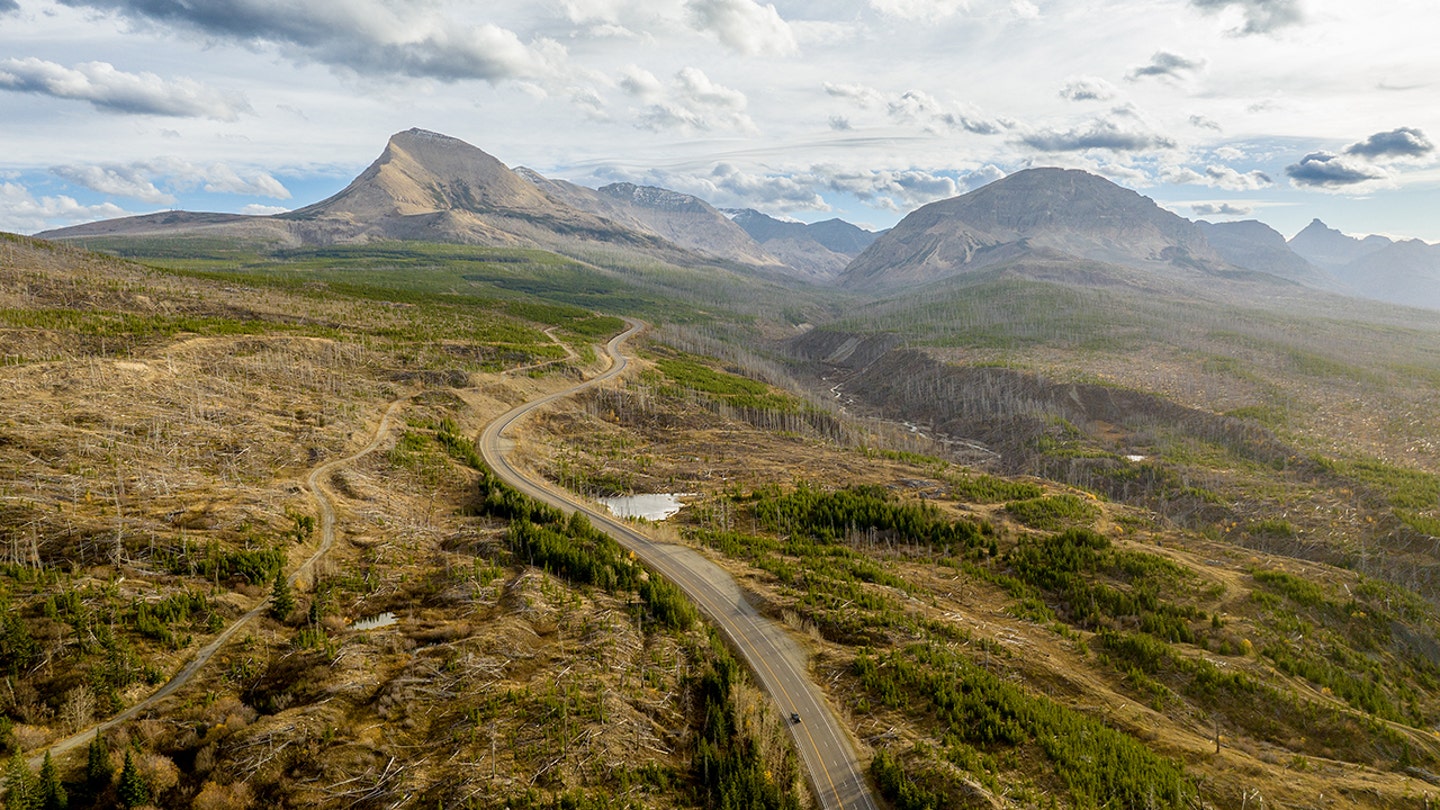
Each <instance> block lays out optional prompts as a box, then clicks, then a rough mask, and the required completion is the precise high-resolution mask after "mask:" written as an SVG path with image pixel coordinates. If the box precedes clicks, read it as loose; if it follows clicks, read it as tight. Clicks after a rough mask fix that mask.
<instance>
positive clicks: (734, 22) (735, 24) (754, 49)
mask: <svg viewBox="0 0 1440 810" xmlns="http://www.w3.org/2000/svg"><path fill="white" fill-rule="evenodd" d="M687 7H688V8H689V10H690V14H691V17H692V18H693V19H694V20H695V22H696V25H697V27H699V28H700V29H701V30H703V31H709V32H711V33H713V34H715V36H717V37H719V39H720V42H721V43H723V44H724V45H725V46H726V47H727V48H730V49H732V50H734V51H736V52H738V53H742V54H745V55H746V56H755V55H758V54H768V55H772V56H789V55H792V54H794V53H796V52H797V51H799V46H798V45H797V44H796V42H795V33H794V32H793V31H791V30H790V26H789V25H788V24H787V23H786V22H785V20H783V19H781V18H780V12H778V11H776V10H775V6H773V5H769V4H767V5H764V6H761V5H760V4H758V3H755V2H753V0H690V2H689V3H688V5H687Z"/></svg>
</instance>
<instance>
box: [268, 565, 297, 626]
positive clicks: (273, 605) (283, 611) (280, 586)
mask: <svg viewBox="0 0 1440 810" xmlns="http://www.w3.org/2000/svg"><path fill="white" fill-rule="evenodd" d="M293 610H295V594H294V593H292V592H291V590H290V582H289V580H287V579H285V572H284V571H276V572H275V585H274V587H272V588H271V589H270V615H271V616H273V617H275V620H276V621H281V622H283V621H285V619H286V618H287V617H288V616H289V615H290V613H291V611H293Z"/></svg>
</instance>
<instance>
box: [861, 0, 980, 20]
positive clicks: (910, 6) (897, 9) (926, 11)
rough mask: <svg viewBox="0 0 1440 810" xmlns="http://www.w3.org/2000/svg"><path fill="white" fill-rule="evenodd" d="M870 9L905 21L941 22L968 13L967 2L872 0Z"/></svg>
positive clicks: (964, 0) (962, 0) (944, 0)
mask: <svg viewBox="0 0 1440 810" xmlns="http://www.w3.org/2000/svg"><path fill="white" fill-rule="evenodd" d="M870 7H871V8H873V9H875V10H876V11H878V12H880V13H881V14H885V15H887V16H890V17H899V18H900V19H903V20H929V21H934V20H941V19H944V18H946V17H950V16H952V15H954V14H957V13H959V12H961V11H968V10H969V9H970V3H969V2H967V0H870Z"/></svg>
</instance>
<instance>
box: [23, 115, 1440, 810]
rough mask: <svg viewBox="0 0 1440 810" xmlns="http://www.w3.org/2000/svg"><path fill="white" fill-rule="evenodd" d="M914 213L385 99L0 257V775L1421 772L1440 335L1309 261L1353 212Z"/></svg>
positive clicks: (783, 784) (1332, 266)
mask: <svg viewBox="0 0 1440 810" xmlns="http://www.w3.org/2000/svg"><path fill="white" fill-rule="evenodd" d="M912 216H913V219H912V218H910V217H907V218H906V220H904V221H902V222H901V223H900V224H899V225H897V226H896V227H895V228H894V229H891V230H890V231H888V232H886V233H883V234H869V233H868V232H860V231H859V229H854V228H853V226H849V227H848V228H847V227H844V223H838V224H836V223H831V224H828V225H826V227H823V228H821V227H818V226H808V227H795V225H796V224H795V223H783V222H780V221H778V220H771V219H768V218H765V217H764V215H762V214H758V212H754V211H750V212H736V213H734V219H733V220H732V219H730V218H729V217H727V216H726V214H725V213H722V212H720V211H718V210H717V209H714V208H712V207H710V206H709V205H708V204H707V203H704V202H703V201H701V200H699V199H698V198H694V197H690V196H689V195H683V194H678V193H675V192H667V191H665V190H663V189H650V188H647V187H642V186H637V185H634V184H629V185H626V184H616V185H615V186H613V187H611V186H607V187H605V188H601V189H596V190H592V189H584V188H581V187H578V186H570V185H568V184H564V183H562V182H560V181H552V180H548V179H546V178H544V177H541V176H539V175H538V174H536V173H533V172H529V171H528V170H521V169H515V170H511V169H509V168H507V167H505V166H503V165H502V164H500V163H499V162H498V161H496V160H494V159H493V158H490V157H489V156H488V155H485V154H484V153H483V152H480V151H479V150H478V149H475V148H474V147H471V146H469V145H468V144H464V143H463V142H460V141H457V140H455V139H451V138H446V137H445V136H440V135H436V134H435V133H426V132H423V131H419V130H410V131H407V132H403V133H399V134H397V135H396V136H394V137H393V138H392V139H391V141H390V143H389V144H388V145H387V148H386V150H385V152H384V153H383V154H382V156H381V158H380V159H378V160H377V161H376V163H375V164H374V165H372V166H371V168H370V169H368V170H367V171H366V172H365V173H364V174H362V175H361V176H360V177H358V178H356V180H355V181H354V182H353V183H351V185H350V186H349V187H348V188H347V189H346V190H345V191H343V192H341V193H340V194H338V195H335V196H334V197H331V198H329V199H327V200H324V201H322V202H320V203H316V204H315V205H312V206H307V207H303V208H300V209H297V210H296V211H293V212H290V213H289V214H281V215H274V216H265V217H224V216H220V217H211V216H206V215H188V214H185V215H182V214H172V215H156V216H151V217H146V218H139V219H135V220H118V221H109V222H101V223H95V224H92V225H85V226H79V227H78V228H74V229H68V230H67V231H64V232H57V233H52V234H47V235H46V236H47V238H46V239H36V238H29V237H20V236H9V235H0V239H3V242H0V246H3V252H0V274H3V282H4V283H3V285H0V290H3V292H0V359H3V365H0V380H3V382H4V386H3V388H0V397H3V399H4V406H3V414H4V416H3V421H0V498H3V499H0V508H3V515H4V521H3V526H0V556H3V566H0V599H3V604H4V605H5V606H6V607H7V608H8V609H7V610H6V611H5V612H4V614H3V617H0V668H3V669H4V672H5V675H6V679H5V681H4V688H3V689H0V745H3V746H4V747H5V748H6V750H7V752H8V753H9V755H10V758H11V764H10V770H9V777H8V782H7V784H8V786H9V788H8V789H9V790H10V795H11V796H15V795H19V794H17V793H16V791H22V792H23V791H31V790H33V791H37V793H36V794H35V795H40V792H43V791H50V793H49V794H48V795H53V794H54V790H55V788H56V787H57V786H58V787H63V788H64V790H65V791H66V792H67V795H69V796H70V797H71V801H70V806H72V807H75V806H100V807H109V806H115V805H117V804H119V805H123V806H148V805H150V804H154V805H156V806H164V805H174V806H194V807H217V808H218V807H234V808H246V807H292V806H296V807H298V806H320V807H375V808H381V807H399V806H431V807H434V806H439V807H445V808H480V807H510V808H542V807H565V808H577V809H578V808H592V807H593V808H621V807H658V808H671V807H675V808H680V807H705V808H728V807H736V806H746V807H752V806H753V807H762V808H775V809H776V810H779V809H780V808H801V807H825V808H834V807H867V806H884V807H893V808H896V810H911V809H912V808H914V809H915V810H919V809H920V808H965V807H980V808H1009V807H1016V808H1031V807H1034V808H1041V807H1073V808H1087V807H1124V808H1137V809H1138V808H1151V807H1174V808H1181V807H1184V808H1190V807H1216V808H1222V807H1224V808H1228V807H1252V806H1254V807H1276V808H1314V807H1367V808H1408V807H1416V808H1419V807H1427V806H1429V803H1430V802H1431V801H1433V800H1434V799H1435V798H1436V797H1437V795H1440V788H1437V785H1440V776H1437V774H1440V736H1437V732H1436V729H1437V728H1440V613H1437V605H1440V476H1437V475H1436V473H1435V470H1437V469H1440V449H1437V447H1436V446H1435V444H1434V442H1433V437H1434V436H1435V435H1440V410H1437V405H1436V403H1437V402H1440V326H1437V325H1436V322H1435V319H1434V317H1433V315H1434V313H1433V311H1430V310H1425V309H1421V308H1407V307H1403V306H1396V305H1394V304H1392V303H1385V302H1383V301H1378V300H1370V299H1366V298H1360V297H1353V295H1352V294H1353V293H1354V292H1355V289H1354V288H1353V286H1350V285H1352V284H1353V278H1352V279H1351V280H1349V281H1347V280H1344V279H1342V278H1341V276H1342V275H1345V274H1344V273H1337V272H1336V271H1337V268H1342V267H1349V266H1351V263H1353V262H1359V261H1364V260H1374V258H1375V257H1376V256H1379V255H1380V254H1381V253H1382V252H1383V251H1386V250H1389V249H1390V248H1391V247H1393V246H1394V245H1395V244H1400V243H1392V242H1387V243H1386V244H1385V245H1381V244H1378V243H1375V242H1371V243H1370V244H1368V245H1362V246H1361V247H1359V248H1357V247H1356V245H1354V244H1351V243H1350V242H1342V241H1339V240H1337V239H1335V238H1334V236H1336V235H1333V234H1332V235H1327V232H1326V231H1324V230H1323V226H1320V227H1317V228H1316V229H1315V230H1314V231H1312V232H1311V233H1310V234H1309V236H1307V237H1306V238H1305V239H1303V240H1299V241H1298V242H1296V241H1294V240H1292V242H1294V244H1295V245H1296V246H1297V247H1296V249H1295V250H1291V248H1290V247H1289V246H1287V245H1286V243H1285V242H1284V240H1283V239H1282V240H1281V241H1280V243H1279V244H1278V246H1277V244H1276V243H1275V239H1274V238H1272V237H1271V236H1270V235H1269V234H1267V233H1266V232H1265V231H1264V230H1262V229H1261V228H1256V227H1250V226H1247V227H1246V228H1243V229H1237V228H1233V227H1231V228H1226V227H1222V226H1212V227H1210V228H1206V227H1202V226H1201V225H1197V224H1196V223H1192V222H1190V221H1189V220H1184V219H1182V218H1180V217H1178V216H1176V215H1174V214H1171V213H1169V212H1167V211H1164V210H1162V209H1160V208H1159V207H1158V206H1156V205H1155V204H1154V203H1153V202H1152V201H1149V200H1148V199H1146V198H1144V197H1141V196H1140V195H1138V194H1136V193H1134V192H1131V191H1128V190H1124V189H1120V188H1119V187H1117V186H1114V185H1113V184H1110V183H1109V182H1108V181H1105V180H1102V179H1100V178H1099V177H1096V176H1094V175H1088V174H1086V173H1083V172H1075V171H1073V170H1059V169H1053V170H1043V169H1037V170H1030V171H1025V172H1019V173H1017V174H1015V175H1012V176H1011V177H1009V178H1006V179H1003V180H999V181H996V182H995V183H992V184H991V185H989V186H986V187H984V188H982V189H981V190H979V191H976V192H971V193H970V194H967V195H963V196H961V197H958V198H955V199H954V200H950V201H944V202H942V203H936V204H934V205H932V206H927V207H924V208H921V209H920V210H919V211H917V212H915V214H914V215H912ZM822 224H824V223H822ZM1216 228H1218V229H1219V230H1218V231H1217V230H1216ZM1275 236H1277V237H1278V235H1275ZM1338 236H1340V237H1341V239H1349V237H1344V236H1343V235H1338ZM1297 239H1299V238H1298V237H1297ZM1326 240H1328V241H1326ZM1352 241H1357V242H1358V241H1359V240H1352ZM1307 243H1308V244H1309V245H1310V246H1309V247H1307V248H1306V251H1301V250H1300V247H1305V246H1306V245H1307ZM1317 244H1318V245H1320V246H1321V247H1323V248H1324V249H1323V250H1322V249H1321V247H1316V245H1317ZM1387 245H1388V246H1389V247H1387ZM1412 247H1413V246H1412ZM1362 248H1363V249H1362ZM1408 249H1410V248H1407V250H1408ZM1307 251H1308V252H1307ZM1326 251H1328V252H1326ZM1306 256H1309V257H1311V258H1305V257H1306ZM797 257H802V258H803V257H809V260H807V261H797ZM1327 257H1328V258H1327ZM1318 258H1324V261H1325V262H1329V263H1328V264H1324V263H1316V261H1314V259H1318ZM1342 260H1343V262H1342ZM1355 266H1357V267H1358V266H1359V265H1355ZM1407 267H1410V268H1411V270H1415V268H1416V267H1419V265H1407ZM1422 269H1423V268H1422ZM1411 270H1407V271H1406V272H1407V273H1408V272H1411ZM1417 272H1418V271H1417ZM1427 272H1428V271H1427ZM1412 276H1413V277H1414V278H1422V282H1421V283H1422V284H1424V283H1428V282H1426V281H1423V273H1421V274H1420V275H1414V273H1412ZM1387 295H1388V293H1387ZM1374 297H1375V298H1382V297H1384V296H1379V295H1376V296H1374ZM1409 297H1412V298H1413V297H1415V296H1409ZM1414 303H1417V304H1421V305H1423V304H1424V302H1423V301H1420V300H1418V299H1417V300H1416V301H1414ZM642 319H643V321H645V322H646V323H648V324H649V325H650V328H649V329H647V330H645V331H644V333H643V334H642V333H641V332H640V331H639V329H640V327H639V324H640V322H641V320H642ZM622 343H623V344H624V346H625V348H624V350H623V352H622V351H621V348H620V347H621V345H622ZM647 493H685V497H684V501H683V502H684V505H683V506H682V507H681V508H680V509H679V511H678V512H677V513H676V514H674V515H673V516H672V517H669V518H667V519H665V520H664V521H645V520H631V521H622V520H618V519H615V518H612V517H610V516H608V515H607V514H606V513H605V512H604V511H603V510H602V508H601V507H600V506H599V505H598V504H597V502H596V499H597V498H601V497H611V496H622V495H630V494H647ZM696 572H709V573H705V574H701V575H697V573H696ZM387 614H388V615H389V616H390V617H392V618H393V623H392V622H388V621H387V622H374V623H371V622H367V621H366V620H367V619H371V618H373V617H377V616H384V615H387ZM189 672H193V676H186V675H181V676H180V677H181V678H188V679H182V680H174V681H172V679H175V678H177V675H179V674H180V673H189ZM167 683H173V688H172V687H167V686H165V685H166V684H167ZM792 712H794V713H796V714H797V715H798V719H799V722H796V720H795V718H792V717H791V713H792ZM97 732H98V733H97ZM81 749H85V750H84V752H83V753H82V751H81ZM46 751H51V757H50V760H49V761H48V763H47V761H46V759H45V752H46ZM142 789H143V793H144V801H132V800H134V799H136V798H137V797H139V796H140V793H138V792H137V791H141V790H142ZM872 797H873V798H872ZM872 802H873V805H872V804H871V803H872ZM35 806H39V805H38V804H37V805H35Z"/></svg>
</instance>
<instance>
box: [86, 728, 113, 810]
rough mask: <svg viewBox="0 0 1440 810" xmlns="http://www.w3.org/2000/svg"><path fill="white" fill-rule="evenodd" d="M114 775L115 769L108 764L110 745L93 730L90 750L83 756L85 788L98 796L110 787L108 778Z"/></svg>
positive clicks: (92, 794)
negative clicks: (93, 734)
mask: <svg viewBox="0 0 1440 810" xmlns="http://www.w3.org/2000/svg"><path fill="white" fill-rule="evenodd" d="M114 776H115V769H114V768H113V767H111V765H110V747H109V746H107V745H106V744H105V739H104V738H103V737H101V736H100V732H98V731H97V732H95V739H93V740H91V741H90V750H89V752H88V753H87V755H86V758H85V789H86V791H88V792H89V794H90V795H91V796H99V795H100V794H101V793H104V792H105V788H108V787H110V780H111V778H113V777H114Z"/></svg>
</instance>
